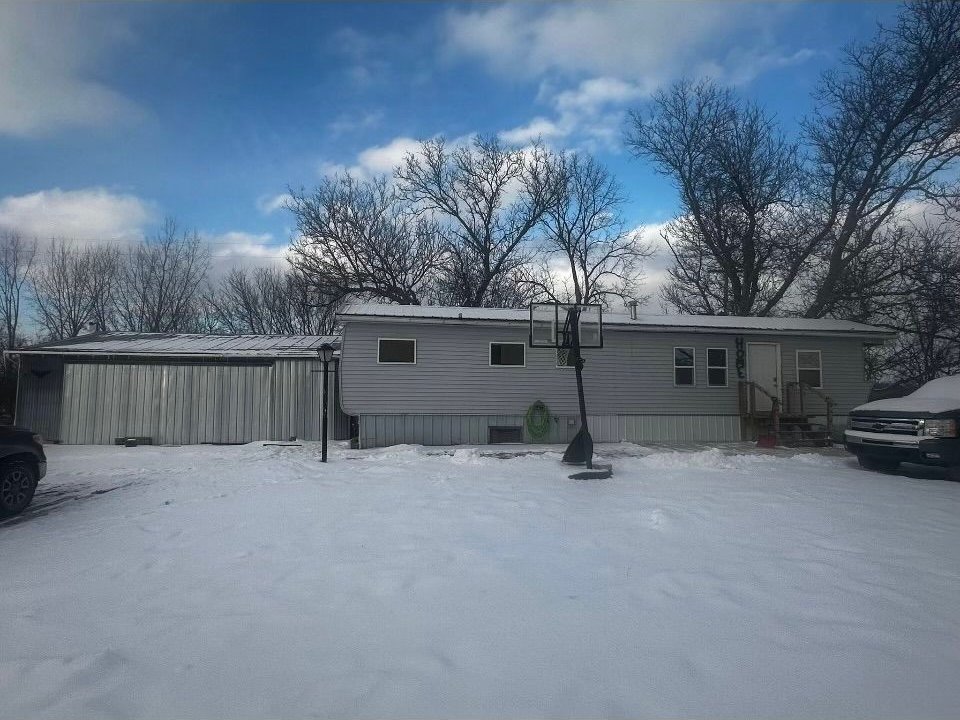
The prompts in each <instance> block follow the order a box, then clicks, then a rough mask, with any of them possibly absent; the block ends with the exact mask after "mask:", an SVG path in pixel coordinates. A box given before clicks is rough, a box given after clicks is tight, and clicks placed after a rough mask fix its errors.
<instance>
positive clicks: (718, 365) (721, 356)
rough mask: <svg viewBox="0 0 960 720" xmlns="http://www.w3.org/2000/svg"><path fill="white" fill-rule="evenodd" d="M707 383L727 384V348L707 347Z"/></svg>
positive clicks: (716, 385) (712, 384) (723, 385)
mask: <svg viewBox="0 0 960 720" xmlns="http://www.w3.org/2000/svg"><path fill="white" fill-rule="evenodd" d="M707 385H709V386H710V387H726V386H727V349H726V348H707Z"/></svg>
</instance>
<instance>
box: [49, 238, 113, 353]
mask: <svg viewBox="0 0 960 720" xmlns="http://www.w3.org/2000/svg"><path fill="white" fill-rule="evenodd" d="M117 258H118V253H117V252H116V250H115V249H113V248H106V247H90V246H86V247H76V246H74V245H73V244H71V243H70V242H69V241H64V240H53V241H52V242H51V244H50V248H49V249H48V250H47V251H46V252H45V253H42V254H41V257H40V260H39V262H38V263H37V265H36V267H35V268H34V270H33V273H32V291H33V293H32V294H33V300H34V305H35V307H36V313H37V315H36V319H37V322H38V323H39V324H40V325H41V326H42V327H43V329H44V332H45V334H46V336H47V337H48V338H50V339H62V338H70V337H76V336H77V335H79V334H80V333H82V332H85V331H87V330H89V329H90V327H91V325H94V326H96V327H97V328H98V329H100V330H105V329H108V327H109V326H108V325H106V324H103V325H98V323H106V322H107V319H108V318H109V317H110V315H111V306H112V297H113V288H114V285H115V282H116V276H117V264H116V263H117Z"/></svg>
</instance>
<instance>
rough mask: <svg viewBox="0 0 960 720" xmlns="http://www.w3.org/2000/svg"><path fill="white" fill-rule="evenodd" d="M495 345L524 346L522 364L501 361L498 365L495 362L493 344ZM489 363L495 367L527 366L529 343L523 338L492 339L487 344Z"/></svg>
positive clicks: (489, 365)
mask: <svg viewBox="0 0 960 720" xmlns="http://www.w3.org/2000/svg"><path fill="white" fill-rule="evenodd" d="M494 345H519V346H520V347H522V348H523V363H522V364H521V365H504V364H503V363H500V364H498V365H496V364H494V362H493V346H494ZM487 365H488V367H495V368H525V367H526V366H527V344H526V343H525V342H523V341H522V340H519V341H518V340H491V341H490V344H489V345H488V346H487Z"/></svg>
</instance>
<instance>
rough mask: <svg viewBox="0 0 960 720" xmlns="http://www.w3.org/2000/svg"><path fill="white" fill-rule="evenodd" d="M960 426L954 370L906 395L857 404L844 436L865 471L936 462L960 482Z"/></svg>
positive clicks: (957, 377)
mask: <svg viewBox="0 0 960 720" xmlns="http://www.w3.org/2000/svg"><path fill="white" fill-rule="evenodd" d="M958 429H960V375H951V376H949V377H942V378H938V379H936V380H931V381H930V382H928V383H927V384H926V385H923V386H921V387H920V388H919V389H918V390H916V391H914V392H912V393H911V394H909V395H907V396H905V397H902V398H892V399H888V400H876V401H874V402H869V403H867V404H866V405H860V406H859V407H855V408H854V409H853V410H851V411H850V416H849V418H848V420H847V429H846V432H845V433H844V440H845V442H846V446H847V450H849V451H850V452H852V453H854V454H855V455H856V456H857V460H858V461H859V462H860V467H862V468H864V469H865V470H894V469H896V468H897V467H898V466H899V465H900V463H902V462H910V463H918V464H921V465H936V466H939V467H945V468H947V478H948V479H950V480H958V481H960V437H958Z"/></svg>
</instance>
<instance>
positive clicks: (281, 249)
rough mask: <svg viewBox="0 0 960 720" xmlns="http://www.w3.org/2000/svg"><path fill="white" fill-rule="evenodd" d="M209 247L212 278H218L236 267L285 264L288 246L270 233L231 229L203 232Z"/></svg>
mask: <svg viewBox="0 0 960 720" xmlns="http://www.w3.org/2000/svg"><path fill="white" fill-rule="evenodd" d="M200 238H201V239H202V240H203V241H204V242H206V243H207V244H208V245H209V246H210V279H211V280H213V281H214V282H216V281H218V280H219V279H220V278H222V277H223V276H224V275H226V274H227V273H228V272H230V271H231V270H233V269H234V268H247V269H251V270H253V269H256V268H267V267H285V266H286V257H287V253H288V247H287V245H285V244H283V243H280V244H278V243H277V241H276V240H275V239H274V237H273V235H272V234H271V233H250V232H244V231H242V230H231V231H229V232H225V233H218V234H213V233H201V234H200Z"/></svg>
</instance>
